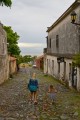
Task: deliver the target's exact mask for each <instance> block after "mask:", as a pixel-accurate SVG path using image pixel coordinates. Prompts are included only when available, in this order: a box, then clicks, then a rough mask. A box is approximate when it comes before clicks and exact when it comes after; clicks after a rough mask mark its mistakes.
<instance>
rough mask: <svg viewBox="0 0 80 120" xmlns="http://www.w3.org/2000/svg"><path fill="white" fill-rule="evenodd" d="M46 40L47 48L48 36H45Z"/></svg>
mask: <svg viewBox="0 0 80 120" xmlns="http://www.w3.org/2000/svg"><path fill="white" fill-rule="evenodd" d="M46 42H47V48H48V36H47V37H46Z"/></svg>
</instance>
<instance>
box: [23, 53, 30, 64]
mask: <svg viewBox="0 0 80 120" xmlns="http://www.w3.org/2000/svg"><path fill="white" fill-rule="evenodd" d="M31 61H32V56H31V55H25V56H23V62H26V63H28V62H31Z"/></svg>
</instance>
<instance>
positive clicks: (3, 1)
mask: <svg viewBox="0 0 80 120" xmlns="http://www.w3.org/2000/svg"><path fill="white" fill-rule="evenodd" d="M0 5H2V6H3V5H5V6H7V7H11V5H12V1H11V0H0Z"/></svg>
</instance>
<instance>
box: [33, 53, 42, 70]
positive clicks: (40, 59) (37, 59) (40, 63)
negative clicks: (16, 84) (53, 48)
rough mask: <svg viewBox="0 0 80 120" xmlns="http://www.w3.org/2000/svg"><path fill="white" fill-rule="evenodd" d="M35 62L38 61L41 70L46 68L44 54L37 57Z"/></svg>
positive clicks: (37, 64)
mask: <svg viewBox="0 0 80 120" xmlns="http://www.w3.org/2000/svg"><path fill="white" fill-rule="evenodd" d="M35 63H36V67H37V68H38V69H39V70H43V68H44V55H41V56H39V57H37V58H36V60H35Z"/></svg>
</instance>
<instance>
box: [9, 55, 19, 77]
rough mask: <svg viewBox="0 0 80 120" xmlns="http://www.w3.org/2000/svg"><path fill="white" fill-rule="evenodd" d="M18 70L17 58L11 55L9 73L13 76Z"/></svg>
mask: <svg viewBox="0 0 80 120" xmlns="http://www.w3.org/2000/svg"><path fill="white" fill-rule="evenodd" d="M16 72H17V63H16V58H15V57H13V56H9V75H10V76H11V75H12V74H14V73H16Z"/></svg>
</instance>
